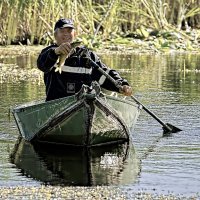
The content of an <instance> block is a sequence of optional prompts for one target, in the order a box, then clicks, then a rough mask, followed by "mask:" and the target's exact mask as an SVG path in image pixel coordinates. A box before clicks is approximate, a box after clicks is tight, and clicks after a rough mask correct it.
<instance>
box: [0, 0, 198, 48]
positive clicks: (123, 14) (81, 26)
mask: <svg viewBox="0 0 200 200" xmlns="http://www.w3.org/2000/svg"><path fill="white" fill-rule="evenodd" d="M62 17H65V18H71V19H73V20H74V22H75V25H76V31H77V33H78V35H79V37H81V38H82V39H83V43H84V44H86V45H88V46H90V47H100V46H101V45H102V44H104V43H105V42H109V44H110V45H112V44H113V45H114V44H123V45H129V46H131V45H132V46H134V45H135V46H137V44H138V42H135V41H136V40H141V41H148V42H149V43H148V47H149V46H150V47H151V46H153V47H155V48H156V49H159V48H160V47H162V48H167V47H170V48H171V47H172V48H173V45H174V48H177V47H176V45H175V44H173V41H175V43H177V41H179V42H180V48H182V47H181V44H182V43H184V45H185V48H189V49H190V48H191V49H192V48H198V47H199V41H200V30H199V29H200V0H124V1H121V0H87V1H83V0H1V1H0V21H1V22H0V44H1V45H10V44H21V45H33V44H43V45H47V44H49V43H52V42H53V27H54V23H55V21H57V20H58V19H59V18H62ZM181 40H182V41H181ZM133 41H134V42H133ZM185 41H186V42H185Z"/></svg>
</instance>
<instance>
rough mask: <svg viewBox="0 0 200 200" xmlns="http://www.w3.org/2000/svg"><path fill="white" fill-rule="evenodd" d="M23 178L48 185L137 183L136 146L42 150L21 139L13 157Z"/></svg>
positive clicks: (46, 148) (57, 147)
mask: <svg viewBox="0 0 200 200" xmlns="http://www.w3.org/2000/svg"><path fill="white" fill-rule="evenodd" d="M10 161H11V163H13V164H15V166H16V167H17V168H18V169H20V171H21V174H22V175H24V176H26V177H28V178H32V179H35V180H37V181H40V182H42V183H43V184H46V185H67V186H72V185H73V186H95V185H121V184H129V183H134V182H135V181H136V180H137V177H138V174H139V171H140V170H139V162H138V160H137V158H136V154H135V150H134V147H133V146H129V144H128V143H127V142H126V143H123V144H118V145H112V146H104V147H95V148H80V147H78V148H77V147H76V148H75V147H74V148H71V147H70V148H68V147H63V146H55V145H54V146H49V145H45V146H39V145H35V144H34V145H32V144H31V143H29V142H27V141H25V140H24V139H22V138H19V139H18V141H17V143H16V144H15V147H14V149H13V151H12V153H11V155H10Z"/></svg>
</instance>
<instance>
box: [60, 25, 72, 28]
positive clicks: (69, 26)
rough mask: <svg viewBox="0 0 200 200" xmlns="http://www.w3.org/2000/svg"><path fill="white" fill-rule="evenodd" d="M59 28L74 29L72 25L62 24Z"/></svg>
mask: <svg viewBox="0 0 200 200" xmlns="http://www.w3.org/2000/svg"><path fill="white" fill-rule="evenodd" d="M60 28H74V26H73V25H71V24H64V25H63V26H62V27H60Z"/></svg>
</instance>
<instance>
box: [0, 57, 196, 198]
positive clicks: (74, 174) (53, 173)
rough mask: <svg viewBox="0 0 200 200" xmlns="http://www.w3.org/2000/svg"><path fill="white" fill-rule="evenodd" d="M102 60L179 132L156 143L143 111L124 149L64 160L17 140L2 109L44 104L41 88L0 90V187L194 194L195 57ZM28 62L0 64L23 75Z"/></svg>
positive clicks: (153, 124)
mask: <svg viewBox="0 0 200 200" xmlns="http://www.w3.org/2000/svg"><path fill="white" fill-rule="evenodd" d="M101 57H102V60H103V61H104V62H105V63H106V64H107V65H108V66H111V67H113V68H115V69H117V70H118V71H120V73H121V74H122V75H123V76H124V77H125V78H127V79H128V80H129V82H130V84H131V85H132V86H133V90H134V95H135V96H136V97H137V98H138V99H140V101H141V102H143V104H145V105H146V106H147V107H148V108H149V109H150V110H151V111H153V112H154V113H156V114H157V115H158V116H159V117H160V118H161V119H162V120H163V121H164V122H167V123H170V124H172V125H174V126H177V127H179V128H180V129H182V130H183V131H181V132H179V133H174V134H171V135H168V136H165V137H163V132H162V126H161V125H160V124H158V122H157V121H156V120H155V119H153V118H152V117H151V116H149V115H148V114H146V113H145V112H144V111H143V112H142V113H141V115H140V117H139V120H138V122H137V124H136V127H135V131H134V132H133V133H131V137H132V142H131V145H124V146H117V147H115V148H108V149H104V150H101V149H100V150H99V149H97V150H92V151H90V152H88V151H85V150H81V151H80V150H79V151H78V152H79V153H77V151H76V150H70V153H69V152H66V153H65V154H64V153H62V152H63V151H62V150H61V151H59V150H55V151H54V150H53V151H52V150H51V151H47V150H46V149H45V148H44V149H41V148H39V149H38V148H36V147H33V146H31V145H30V144H29V143H26V142H24V141H23V140H22V141H21V140H20V141H19V140H18V135H19V133H18V129H17V127H16V124H15V122H14V119H13V117H12V115H11V114H10V112H9V109H10V108H11V107H13V106H14V105H16V104H21V103H24V102H29V101H32V100H37V99H42V98H44V96H45V94H44V90H45V88H44V85H43V84H36V83H31V82H21V83H1V84H0V111H1V112H0V186H17V185H25V186H33V185H34V186H37V185H41V184H53V185H56V184H61V185H85V186H90V185H118V186H120V187H121V188H122V190H123V191H126V192H128V193H131V192H134V191H138V190H142V191H148V192H152V193H155V192H156V193H164V194H166V193H169V192H170V193H173V194H179V193H181V194H184V195H193V194H197V193H198V192H199V188H200V145H199V144H200V97H199V93H200V55H195V54H170V55H143V54H141V55H140V54H137V55H135V54H133V55H119V54H113V55H111V56H107V55H106V56H104V55H102V56H101ZM34 59H36V57H34V58H32V59H26V58H24V59H22V58H21V57H16V58H12V59H9V58H5V59H2V60H1V62H4V63H12V64H18V65H19V66H20V67H23V68H24V66H25V65H26V62H28V63H27V65H29V67H32V68H33V67H35V66H34ZM30 60H31V63H30ZM30 65H31V66H30ZM109 159H110V160H112V161H110V163H109ZM113 160H114V163H113ZM116 163H117V165H116Z"/></svg>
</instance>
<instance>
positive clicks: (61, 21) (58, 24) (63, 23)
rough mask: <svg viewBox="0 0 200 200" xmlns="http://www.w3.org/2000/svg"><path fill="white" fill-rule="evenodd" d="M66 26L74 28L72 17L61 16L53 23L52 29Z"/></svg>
mask: <svg viewBox="0 0 200 200" xmlns="http://www.w3.org/2000/svg"><path fill="white" fill-rule="evenodd" d="M67 27H69V28H73V29H74V22H73V20H72V19H65V18H61V19H59V20H58V21H57V22H56V23H55V26H54V31H56V29H58V28H67Z"/></svg>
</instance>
